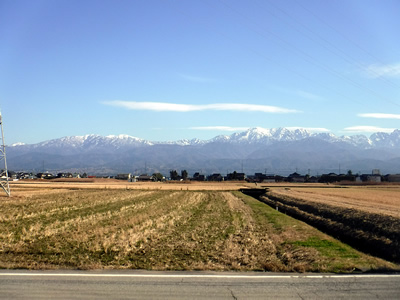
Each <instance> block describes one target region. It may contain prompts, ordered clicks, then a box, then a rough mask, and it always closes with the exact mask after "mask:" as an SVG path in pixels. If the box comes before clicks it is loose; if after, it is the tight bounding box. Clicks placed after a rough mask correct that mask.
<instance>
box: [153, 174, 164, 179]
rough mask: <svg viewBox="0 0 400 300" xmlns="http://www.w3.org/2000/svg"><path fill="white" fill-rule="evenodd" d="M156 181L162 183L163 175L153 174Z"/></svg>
mask: <svg viewBox="0 0 400 300" xmlns="http://www.w3.org/2000/svg"><path fill="white" fill-rule="evenodd" d="M153 178H154V181H162V180H163V179H164V176H163V175H162V174H161V173H154V174H153Z"/></svg>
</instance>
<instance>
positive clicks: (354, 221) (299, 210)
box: [262, 185, 400, 262]
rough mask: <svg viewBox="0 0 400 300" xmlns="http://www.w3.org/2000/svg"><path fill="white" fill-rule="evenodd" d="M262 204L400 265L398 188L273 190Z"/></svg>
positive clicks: (271, 189)
mask: <svg viewBox="0 0 400 300" xmlns="http://www.w3.org/2000/svg"><path fill="white" fill-rule="evenodd" d="M262 199H263V201H264V202H265V203H268V204H269V205H271V206H273V207H275V206H277V207H279V208H280V209H281V211H283V212H285V213H287V214H289V215H291V216H294V217H295V218H297V219H300V220H303V221H305V222H307V223H308V224H312V225H313V226H315V227H317V228H319V229H321V230H323V231H324V232H327V233H329V234H331V235H333V236H335V237H338V238H340V239H341V240H343V241H346V242H347V243H349V244H351V245H352V246H354V247H356V248H358V249H362V250H364V251H367V252H368V253H371V254H374V255H377V256H379V257H382V258H385V259H389V260H391V261H394V262H400V186H399V185H374V186H352V187H350V186H346V187H340V186H336V187H335V186H327V187H322V186H316V187H314V188H311V187H299V186H295V187H272V188H270V189H269V191H268V193H267V197H263V198H262Z"/></svg>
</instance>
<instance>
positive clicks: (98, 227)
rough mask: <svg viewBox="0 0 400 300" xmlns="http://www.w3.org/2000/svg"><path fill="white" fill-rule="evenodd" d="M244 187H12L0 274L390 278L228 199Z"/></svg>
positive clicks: (269, 213)
mask: <svg viewBox="0 0 400 300" xmlns="http://www.w3.org/2000/svg"><path fill="white" fill-rule="evenodd" d="M245 186H247V184H245V183H232V184H228V185H225V184H214V185H210V184H182V183H180V184H150V185H147V186H145V185H141V186H140V188H139V185H138V186H135V184H129V185H127V184H125V183H124V184H121V183H109V182H96V183H90V182H85V183H83V182H80V183H76V182H75V183H71V182H54V183H53V182H45V183H40V182H34V183H32V184H31V183H29V182H16V183H12V185H11V188H12V197H10V198H8V197H6V196H5V195H4V196H3V195H2V196H1V197H0V201H1V204H2V206H1V211H0V268H28V269H59V268H63V269H104V268H105V269H121V268H122V269H124V268H125V269H127V268H134V269H149V270H221V271H222V270H237V271H251V270H253V271H254V270H258V271H274V272H278V271H283V272H289V271H295V272H353V271H368V270H394V269H398V266H397V265H395V264H393V263H390V262H387V261H385V260H382V259H379V258H376V257H372V256H369V255H366V254H363V253H361V252H359V251H356V250H354V249H352V248H351V247H349V246H347V245H345V244H342V243H340V242H339V241H337V240H335V239H333V238H332V237H330V236H328V235H325V234H323V233H321V232H320V231H318V230H316V229H315V228H313V227H311V226H309V225H307V224H305V223H303V222H300V221H297V220H295V219H292V218H290V217H288V216H286V215H284V214H281V213H279V212H277V211H276V210H275V209H272V208H270V207H269V206H267V205H265V204H263V203H261V202H259V201H257V200H255V199H253V198H251V197H248V196H245V195H243V194H242V193H240V192H238V191H235V190H237V189H239V188H242V187H245ZM252 186H254V185H252Z"/></svg>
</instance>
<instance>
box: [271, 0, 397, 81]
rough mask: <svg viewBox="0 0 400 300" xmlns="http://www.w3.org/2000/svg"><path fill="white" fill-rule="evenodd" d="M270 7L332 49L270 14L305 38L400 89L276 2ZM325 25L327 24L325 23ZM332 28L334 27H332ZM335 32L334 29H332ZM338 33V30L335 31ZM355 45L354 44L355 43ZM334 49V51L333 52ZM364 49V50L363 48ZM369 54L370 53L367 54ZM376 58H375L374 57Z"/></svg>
mask: <svg viewBox="0 0 400 300" xmlns="http://www.w3.org/2000/svg"><path fill="white" fill-rule="evenodd" d="M268 3H269V4H270V5H272V6H273V7H275V9H277V10H279V11H280V12H281V13H283V14H284V15H286V16H287V17H288V18H290V19H292V20H294V22H296V23H297V24H299V25H300V26H301V27H303V28H305V29H306V30H307V31H308V32H310V33H312V34H313V35H315V36H316V37H318V39H320V40H322V41H323V42H324V43H326V44H327V45H329V46H330V47H331V48H329V47H327V46H326V45H324V44H323V43H320V42H319V41H318V40H316V39H314V38H312V37H311V36H309V35H307V34H305V33H304V31H301V30H300V29H299V28H298V27H295V26H292V25H290V23H289V22H287V21H286V20H285V19H284V18H280V17H279V16H276V15H274V14H273V13H271V12H270V14H271V15H273V16H274V17H276V18H279V19H281V20H283V21H284V22H286V23H287V24H288V25H289V26H291V27H292V28H294V30H295V31H297V32H299V33H301V34H303V35H304V36H307V37H308V38H309V39H310V40H312V41H314V42H315V43H318V44H319V45H321V46H322V47H324V48H325V49H326V50H328V51H330V52H331V53H333V54H334V55H336V56H338V57H341V58H342V59H343V60H345V61H346V62H348V63H350V64H351V65H354V66H356V67H357V68H358V69H360V70H362V71H364V72H368V73H371V74H374V75H375V76H376V77H377V78H378V79H379V80H382V81H384V82H386V83H388V84H390V85H392V86H393V87H396V88H399V87H400V85H399V84H397V83H395V82H393V81H391V80H389V79H387V78H386V77H382V76H380V74H379V73H378V72H376V71H374V70H371V69H367V68H366V67H365V66H364V65H363V64H361V63H360V62H358V61H357V60H356V59H354V58H353V57H352V56H350V55H349V54H348V53H346V52H344V51H343V50H341V49H340V48H339V47H337V46H336V45H335V44H333V43H331V42H330V41H329V40H327V39H326V38H324V37H323V36H321V35H320V34H319V33H317V32H315V31H314V30H312V29H311V28H310V27H308V26H307V25H305V24H304V23H303V22H301V21H300V20H299V19H297V18H295V17H293V16H292V15H290V14H289V13H288V12H287V11H285V10H284V9H282V8H281V7H279V6H277V5H276V4H275V2H273V1H269V2H268ZM299 5H301V4H299ZM301 6H302V7H303V8H304V6H303V5H301ZM307 11H308V12H310V11H309V10H307ZM313 16H315V17H316V18H318V20H321V19H320V18H319V17H318V16H316V15H314V14H313ZM324 24H326V23H325V22H324ZM330 28H332V27H330ZM332 29H333V30H334V28H332ZM335 31H336V30H335ZM336 32H338V31H336ZM353 44H354V43H353ZM332 49H334V50H335V51H334V50H332ZM361 49H362V48H361ZM363 51H364V52H366V51H365V50H363ZM367 53H368V52H367ZM374 58H375V57H374ZM375 59H376V60H378V59H377V58H375Z"/></svg>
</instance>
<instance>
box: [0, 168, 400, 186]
mask: <svg viewBox="0 0 400 300" xmlns="http://www.w3.org/2000/svg"><path fill="white" fill-rule="evenodd" d="M3 173H4V172H3ZM8 174H9V177H10V179H12V180H19V179H35V178H40V179H54V178H96V177H97V178H98V177H101V178H115V179H119V180H126V181H129V182H136V181H139V182H143V181H147V182H149V181H169V180H174V181H184V180H185V181H186V180H190V181H248V182H254V183H274V182H292V183H302V182H304V183H317V182H320V183H334V182H345V181H347V182H349V181H350V182H370V183H380V182H400V174H387V175H381V173H380V171H379V170H373V171H372V172H371V174H352V172H351V171H349V172H347V174H335V173H329V174H322V175H319V176H310V175H308V174H307V175H301V174H298V173H297V172H295V173H292V174H290V175H289V176H280V175H273V174H263V173H255V174H254V175H246V174H245V173H239V172H236V171H234V172H232V173H229V174H227V175H222V174H220V173H213V174H210V175H203V174H201V173H200V172H196V173H194V174H193V176H192V177H190V176H188V173H187V172H186V170H183V171H182V172H181V175H178V173H177V172H176V171H175V170H174V171H171V172H170V177H169V178H167V177H165V176H163V175H162V174H161V173H155V174H153V175H148V174H142V175H139V176H135V175H133V174H131V173H125V174H117V175H116V176H94V175H88V174H86V173H83V174H79V173H57V174H52V173H48V172H44V173H36V174H34V173H27V172H12V171H9V172H8ZM3 175H4V174H0V176H3Z"/></svg>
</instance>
